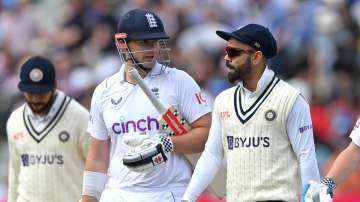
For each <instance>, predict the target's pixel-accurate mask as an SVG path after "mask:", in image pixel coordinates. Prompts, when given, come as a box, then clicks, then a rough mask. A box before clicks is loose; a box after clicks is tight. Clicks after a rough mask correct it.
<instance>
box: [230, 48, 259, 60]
mask: <svg viewBox="0 0 360 202" xmlns="http://www.w3.org/2000/svg"><path fill="white" fill-rule="evenodd" d="M254 52H255V51H252V50H244V49H240V48H234V47H230V46H226V47H225V53H226V54H227V55H228V56H229V58H234V57H237V56H239V55H241V53H254Z"/></svg>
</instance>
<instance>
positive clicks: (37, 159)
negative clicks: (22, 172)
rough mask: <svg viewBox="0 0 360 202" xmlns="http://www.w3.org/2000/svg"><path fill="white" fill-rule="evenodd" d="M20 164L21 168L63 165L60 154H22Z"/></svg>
mask: <svg viewBox="0 0 360 202" xmlns="http://www.w3.org/2000/svg"><path fill="white" fill-rule="evenodd" d="M20 157H21V163H22V165H23V166H25V167H27V166H31V165H53V164H56V165H62V164H64V160H63V156H62V155H61V154H44V155H43V154H22V155H21V156H20Z"/></svg>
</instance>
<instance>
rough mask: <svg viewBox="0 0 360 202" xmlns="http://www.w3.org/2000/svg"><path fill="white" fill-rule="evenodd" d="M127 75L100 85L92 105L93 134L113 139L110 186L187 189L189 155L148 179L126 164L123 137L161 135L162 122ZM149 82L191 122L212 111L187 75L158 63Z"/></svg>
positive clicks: (173, 157)
mask: <svg viewBox="0 0 360 202" xmlns="http://www.w3.org/2000/svg"><path fill="white" fill-rule="evenodd" d="M124 76H125V65H123V66H122V67H121V69H120V71H119V72H118V73H116V74H114V75H113V76H111V77H109V78H108V79H106V80H104V81H103V82H102V83H101V84H99V86H97V88H96V89H95V91H94V94H93V97H92V101H91V110H90V115H91V118H90V123H89V129H88V131H89V132H90V134H91V135H92V136H93V137H94V138H96V139H100V140H106V139H109V138H110V139H111V153H110V165H109V170H108V175H109V181H108V183H107V186H106V187H107V188H121V189H129V190H133V191H135V190H139V191H151V190H156V189H157V188H159V189H164V188H169V189H171V188H172V187H186V186H187V184H188V182H189V180H190V177H191V167H190V165H189V164H188V163H187V161H186V160H185V157H184V156H183V155H178V154H175V153H172V154H171V155H170V157H169V160H168V161H167V162H166V163H165V164H162V165H160V166H157V167H156V169H154V170H153V171H151V172H149V173H146V174H145V173H136V172H132V171H130V170H129V169H128V168H127V167H125V166H124V165H123V163H122V157H123V155H124V153H125V152H126V151H127V150H128V147H127V146H126V145H125V144H124V143H123V142H122V139H123V137H124V136H126V135H128V134H130V133H132V132H139V131H140V132H146V133H147V134H149V135H150V136H152V135H159V122H158V121H157V120H158V119H159V118H160V114H159V113H158V112H157V111H156V109H155V107H154V106H153V105H152V104H151V102H150V100H149V99H148V98H147V97H146V96H145V94H144V92H143V91H142V90H141V88H140V87H139V86H138V85H133V84H130V83H128V82H127V81H126V80H125V79H124ZM144 82H145V83H146V85H148V87H149V89H151V91H152V92H153V93H154V94H155V96H157V97H158V98H159V100H160V102H161V103H163V104H164V105H165V107H166V108H167V107H169V106H171V105H174V106H176V107H177V108H178V109H179V111H180V112H181V113H182V114H183V116H184V117H185V119H186V120H187V121H188V122H189V123H192V122H194V121H196V120H197V119H198V118H200V117H201V116H203V115H205V114H207V113H209V112H210V111H211V107H210V106H208V104H207V102H206V99H205V97H204V96H203V94H202V93H201V90H200V88H199V86H198V85H197V84H196V83H195V81H194V80H193V79H192V78H191V77H190V76H189V75H188V74H187V73H185V72H184V71H181V70H178V69H175V68H169V67H168V68H166V69H164V68H162V65H160V64H156V65H155V66H154V68H153V69H152V71H151V72H150V73H149V74H148V75H147V76H146V77H145V78H144Z"/></svg>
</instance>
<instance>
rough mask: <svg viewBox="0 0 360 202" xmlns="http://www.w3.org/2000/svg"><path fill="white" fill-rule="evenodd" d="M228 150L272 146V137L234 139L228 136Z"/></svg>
mask: <svg viewBox="0 0 360 202" xmlns="http://www.w3.org/2000/svg"><path fill="white" fill-rule="evenodd" d="M226 138H227V142H228V149H229V150H233V149H237V148H249V147H252V148H257V147H264V148H267V147H269V146H270V137H266V136H264V137H234V136H227V137H226Z"/></svg>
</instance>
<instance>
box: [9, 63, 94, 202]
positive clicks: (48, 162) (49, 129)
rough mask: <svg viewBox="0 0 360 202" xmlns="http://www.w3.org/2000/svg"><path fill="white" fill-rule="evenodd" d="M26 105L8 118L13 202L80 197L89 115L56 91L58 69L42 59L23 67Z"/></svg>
mask: <svg viewBox="0 0 360 202" xmlns="http://www.w3.org/2000/svg"><path fill="white" fill-rule="evenodd" d="M18 87H19V89H20V91H22V93H23V94H24V97H25V100H26V103H25V104H23V105H22V106H20V107H19V108H18V109H16V110H15V111H14V112H13V113H12V114H11V115H10V117H9V119H8V122H7V135H8V142H9V152H10V163H9V196H8V201H9V202H30V201H31V202H65V201H66V202H75V201H78V200H79V198H80V196H81V184H82V173H83V170H84V165H85V160H86V155H87V147H88V143H89V137H90V136H89V134H88V133H87V132H86V129H87V124H88V119H89V114H88V111H87V110H86V109H85V108H84V107H82V106H81V105H80V104H79V103H77V102H76V101H75V100H73V99H71V98H70V97H68V96H66V95H65V94H64V93H63V92H62V91H60V90H57V89H56V80H55V69H54V66H53V65H52V63H51V62H50V61H49V60H47V59H45V58H43V57H38V56H36V57H32V58H30V59H28V60H27V61H26V62H25V63H24V64H23V65H22V66H21V73H20V83H19V85H18Z"/></svg>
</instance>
